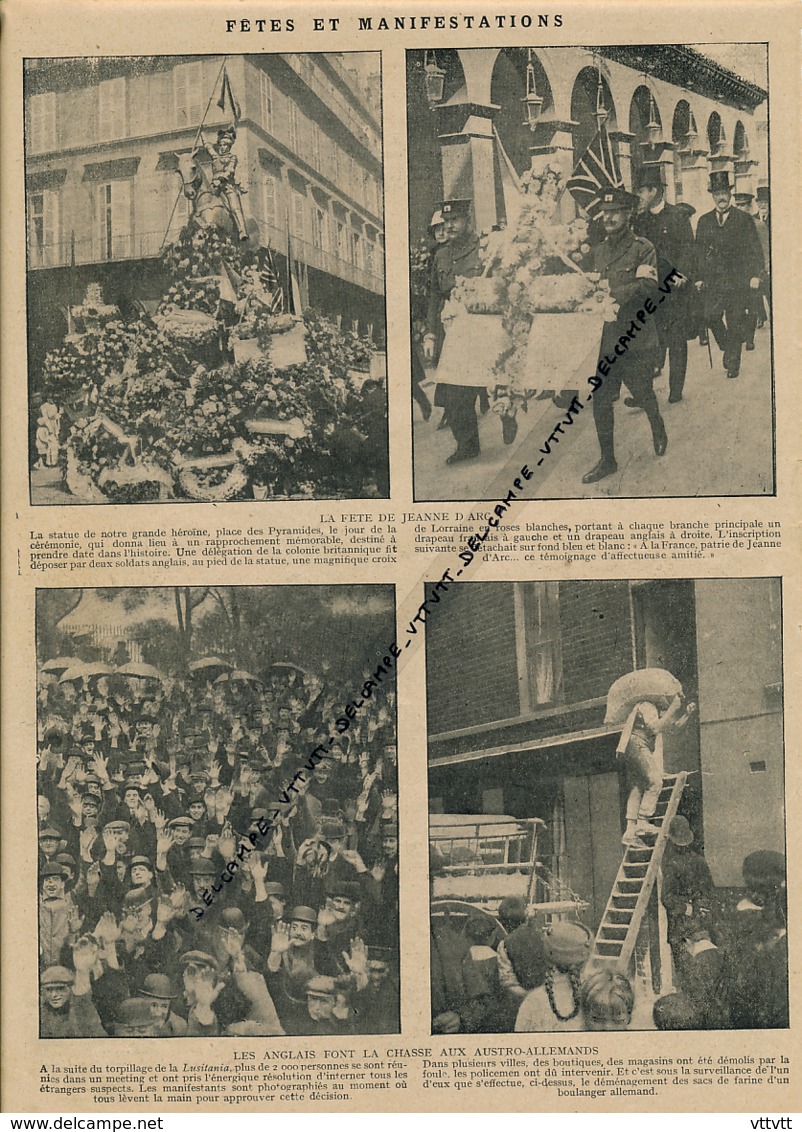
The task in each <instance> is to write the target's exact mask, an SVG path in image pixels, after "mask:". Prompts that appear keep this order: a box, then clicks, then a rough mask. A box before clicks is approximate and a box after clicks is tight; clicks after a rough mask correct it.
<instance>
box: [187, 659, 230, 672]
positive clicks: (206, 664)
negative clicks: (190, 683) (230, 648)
mask: <svg viewBox="0 0 802 1132" xmlns="http://www.w3.org/2000/svg"><path fill="white" fill-rule="evenodd" d="M233 667H234V665H233V664H229V663H228V661H227V660H221V659H220V657H219V656H205V657H204V658H203V659H202V660H195V661H193V662H192V664H190V666H189V671H190V672H203V671H204V670H205V669H207V668H233Z"/></svg>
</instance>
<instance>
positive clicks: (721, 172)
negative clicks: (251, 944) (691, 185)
mask: <svg viewBox="0 0 802 1132" xmlns="http://www.w3.org/2000/svg"><path fill="white" fill-rule="evenodd" d="M707 191H708V192H709V193H731V192H732V184H731V183H730V175H729V173H728V172H727V170H726V169H716V170H714V171H713V172H712V173H711V174H710V184H709V185H708V186H707Z"/></svg>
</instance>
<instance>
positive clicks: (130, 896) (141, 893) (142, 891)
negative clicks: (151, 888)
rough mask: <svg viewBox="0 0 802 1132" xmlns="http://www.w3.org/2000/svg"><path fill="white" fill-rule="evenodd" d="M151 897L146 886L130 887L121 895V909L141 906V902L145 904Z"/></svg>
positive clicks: (126, 909) (125, 909)
mask: <svg viewBox="0 0 802 1132" xmlns="http://www.w3.org/2000/svg"><path fill="white" fill-rule="evenodd" d="M150 899H151V895H150V893H149V892H148V890H147V889H146V888H130V889H129V890H128V892H126V894H125V896H124V897H123V911H128V910H130V909H131V908H141V907H142V905H143V904H147V903H148V902H149V901H150Z"/></svg>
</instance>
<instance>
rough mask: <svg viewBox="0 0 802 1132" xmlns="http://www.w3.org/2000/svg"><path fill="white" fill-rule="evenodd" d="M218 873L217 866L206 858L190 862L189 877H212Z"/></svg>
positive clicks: (197, 858) (198, 858)
mask: <svg viewBox="0 0 802 1132" xmlns="http://www.w3.org/2000/svg"><path fill="white" fill-rule="evenodd" d="M217 871H218V866H217V865H216V864H215V863H214V861H211V860H210V859H209V858H208V857H196V858H195V860H194V861H191V862H190V865H189V874H190V876H193V877H195V876H198V877H200V876H205V877H210V876H214V875H215V873H216V872H217Z"/></svg>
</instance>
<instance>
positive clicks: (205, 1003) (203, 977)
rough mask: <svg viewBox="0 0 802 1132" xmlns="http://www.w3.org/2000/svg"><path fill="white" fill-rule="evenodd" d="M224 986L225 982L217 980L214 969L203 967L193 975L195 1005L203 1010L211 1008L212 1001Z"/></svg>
mask: <svg viewBox="0 0 802 1132" xmlns="http://www.w3.org/2000/svg"><path fill="white" fill-rule="evenodd" d="M224 986H225V983H219V982H218V981H217V975H216V974H215V972H214V971H212V970H211V969H210V968H209V967H204V969H203V970H202V971H198V973H197V975H196V976H195V986H194V990H195V1005H196V1006H197V1007H198V1008H199V1009H201V1010H203V1011H208V1010H211V1008H212V1003H213V1002H214V1001H215V999H216V998H217V996H218V995H219V994H220V991H221V990H222V989H223V987H224Z"/></svg>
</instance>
